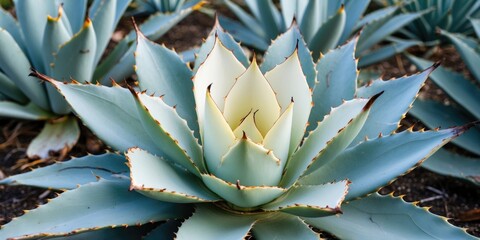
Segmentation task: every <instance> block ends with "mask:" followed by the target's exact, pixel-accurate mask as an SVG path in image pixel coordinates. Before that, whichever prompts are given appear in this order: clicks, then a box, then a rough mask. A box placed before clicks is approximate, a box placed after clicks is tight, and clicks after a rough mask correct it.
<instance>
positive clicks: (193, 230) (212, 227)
mask: <svg viewBox="0 0 480 240" xmlns="http://www.w3.org/2000/svg"><path fill="white" fill-rule="evenodd" d="M255 221H256V218H255V217H254V216H250V215H237V214H235V213H230V212H228V211H225V210H223V209H219V208H217V207H215V206H213V205H210V204H208V205H196V210H195V213H194V214H193V216H191V217H190V218H189V219H187V220H185V222H183V224H182V226H180V229H179V230H178V232H177V238H176V239H178V240H190V239H198V240H208V239H226V240H230V239H231V240H234V239H244V238H245V237H246V236H247V235H248V232H249V231H250V229H251V228H252V226H253V224H254V223H255Z"/></svg>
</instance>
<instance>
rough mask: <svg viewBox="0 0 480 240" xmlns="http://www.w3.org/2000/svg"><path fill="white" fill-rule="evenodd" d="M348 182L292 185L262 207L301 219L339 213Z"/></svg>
mask: <svg viewBox="0 0 480 240" xmlns="http://www.w3.org/2000/svg"><path fill="white" fill-rule="evenodd" d="M347 189H348V181H346V180H344V181H339V182H332V183H326V184H322V185H294V186H292V187H291V188H290V189H289V190H288V191H287V192H286V193H285V195H284V196H282V197H281V198H278V199H277V200H275V201H273V202H271V203H268V204H266V205H264V206H262V209H264V210H267V211H268V210H270V211H281V212H285V213H289V214H293V215H297V216H302V217H324V216H328V215H334V214H336V213H339V212H340V211H341V210H340V205H341V204H342V201H343V199H344V198H345V195H347Z"/></svg>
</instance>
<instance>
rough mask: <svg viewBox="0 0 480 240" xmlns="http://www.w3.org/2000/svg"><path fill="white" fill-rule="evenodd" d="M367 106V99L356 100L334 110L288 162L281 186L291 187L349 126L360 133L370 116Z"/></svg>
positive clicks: (310, 133)
mask: <svg viewBox="0 0 480 240" xmlns="http://www.w3.org/2000/svg"><path fill="white" fill-rule="evenodd" d="M366 104H367V100H365V99H354V100H351V101H347V102H345V103H343V104H342V105H340V106H339V107H338V108H334V109H332V111H331V112H330V114H329V115H326V116H325V118H324V119H323V120H322V122H319V123H318V124H317V128H316V129H315V130H314V131H311V132H309V136H308V137H307V138H306V139H305V140H304V143H303V145H302V146H301V147H300V149H298V150H297V151H296V152H295V153H294V154H293V155H292V157H291V158H290V159H289V161H288V162H287V165H286V167H285V173H284V174H283V178H282V182H281V186H291V185H292V184H293V183H294V182H295V181H296V180H297V179H298V177H300V176H301V175H302V174H303V173H304V172H305V171H306V170H307V167H308V166H309V165H310V164H312V162H314V161H315V159H316V157H317V156H318V154H320V153H322V152H323V150H324V149H325V148H326V147H328V143H329V142H330V141H332V139H335V137H336V136H337V135H338V134H339V132H340V131H342V130H343V129H346V127H348V126H351V127H348V128H351V129H357V131H358V128H360V127H361V126H362V125H363V124H364V120H365V117H366V116H368V112H366V111H364V110H368V109H365V106H366ZM353 119H359V120H353ZM360 120H361V121H360ZM352 137H354V136H352ZM330 160H331V159H330Z"/></svg>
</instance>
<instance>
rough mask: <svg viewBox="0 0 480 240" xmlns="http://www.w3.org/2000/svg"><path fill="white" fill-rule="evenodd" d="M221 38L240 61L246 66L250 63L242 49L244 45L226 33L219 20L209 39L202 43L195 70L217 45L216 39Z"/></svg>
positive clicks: (195, 70) (194, 70)
mask: <svg viewBox="0 0 480 240" xmlns="http://www.w3.org/2000/svg"><path fill="white" fill-rule="evenodd" d="M217 38H218V39H220V42H222V44H223V45H224V46H225V47H226V48H227V49H229V50H230V51H232V53H233V54H234V55H235V57H236V58H237V60H238V61H240V62H241V63H242V64H243V66H244V67H248V65H250V61H249V60H248V58H247V56H246V55H245V53H244V52H243V50H242V47H241V46H240V44H239V43H237V42H236V41H235V40H234V39H233V38H232V36H230V35H229V34H228V33H226V32H225V31H224V30H223V28H222V26H220V23H219V22H218V21H216V22H215V26H213V29H212V31H211V32H210V34H209V35H208V38H207V40H205V42H204V43H203V44H202V46H201V47H200V50H199V51H198V55H197V58H196V59H195V64H194V65H195V67H194V68H193V72H194V73H196V72H197V71H198V68H199V67H200V66H201V65H202V64H201V63H203V62H205V59H206V58H207V56H208V54H209V53H210V52H211V51H212V49H213V47H214V46H215V42H216V41H217V40H216V39H217Z"/></svg>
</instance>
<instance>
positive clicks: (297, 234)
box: [252, 1, 320, 240]
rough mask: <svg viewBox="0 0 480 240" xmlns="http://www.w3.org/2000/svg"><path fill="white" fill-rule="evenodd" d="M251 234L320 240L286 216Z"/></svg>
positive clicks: (260, 224) (263, 224)
mask: <svg viewBox="0 0 480 240" xmlns="http://www.w3.org/2000/svg"><path fill="white" fill-rule="evenodd" d="M292 2H293V1H292ZM252 232H253V236H255V238H256V239H275V240H289V239H302V240H317V239H320V236H319V234H318V233H316V232H314V231H313V230H312V229H310V227H309V226H308V225H307V224H305V223H304V222H303V220H301V219H300V218H298V217H296V216H289V215H286V214H283V215H280V214H277V215H274V216H273V217H271V218H267V219H265V220H263V219H262V220H261V221H257V222H256V223H255V225H253V229H252Z"/></svg>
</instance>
